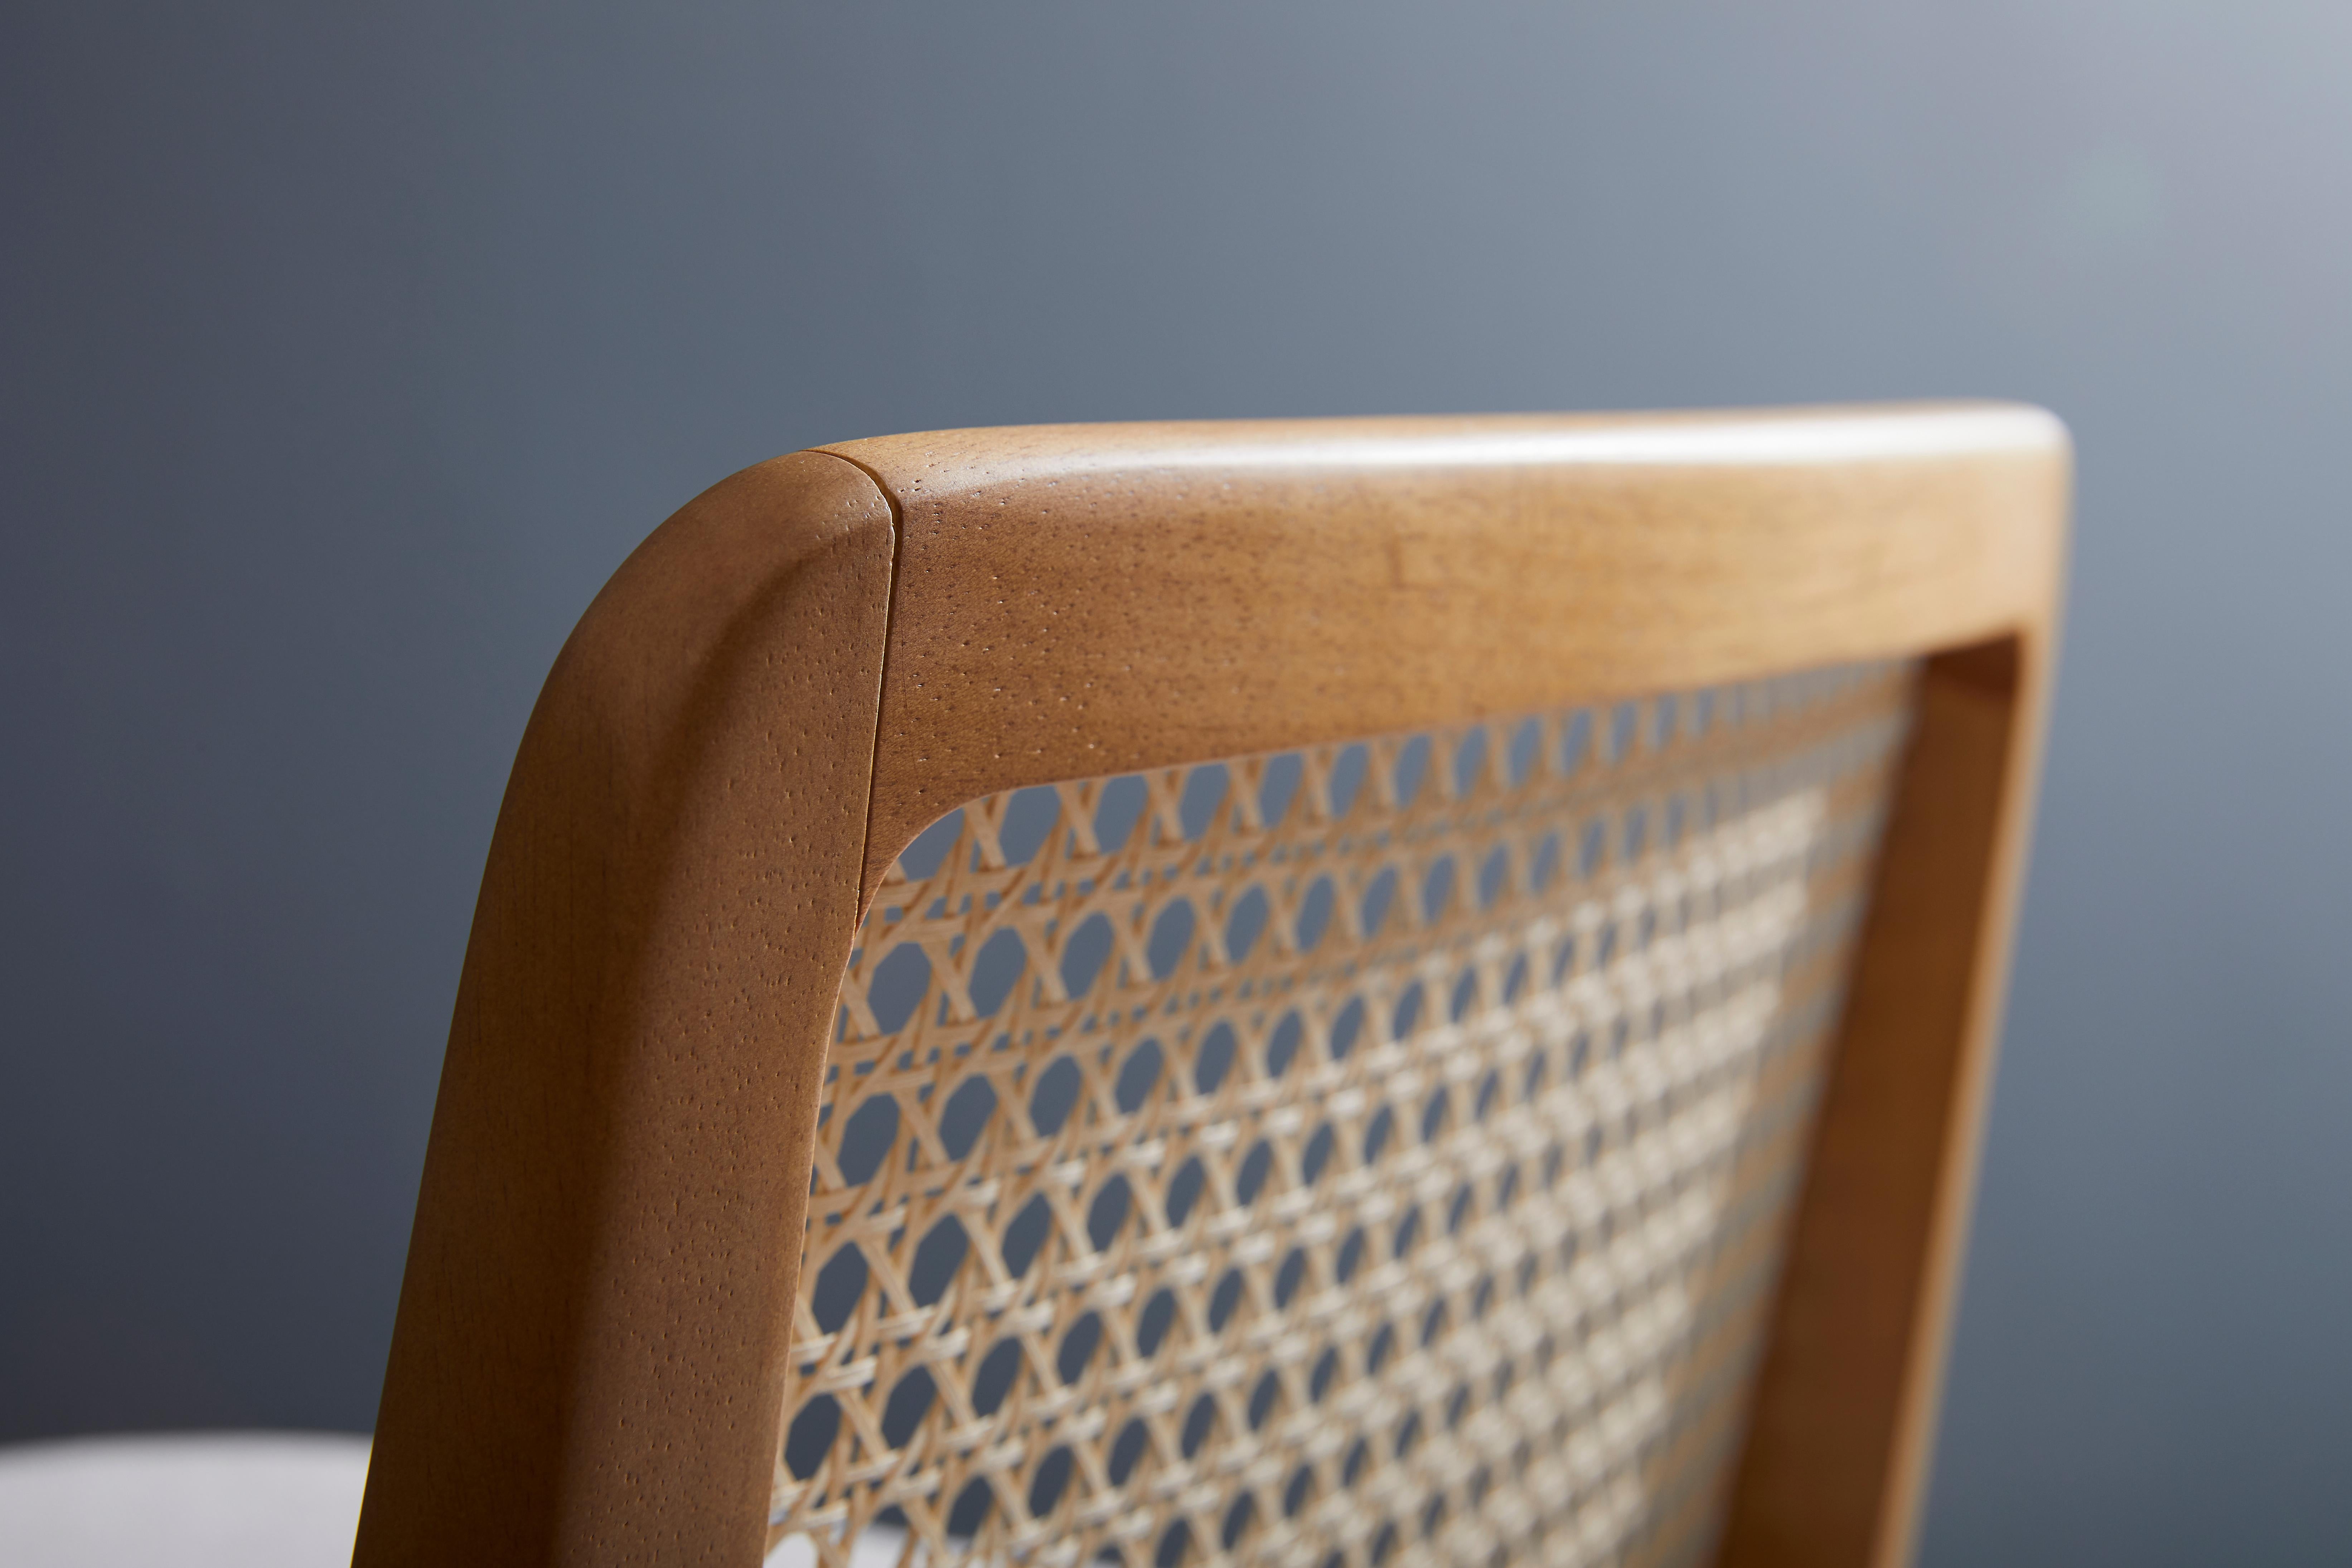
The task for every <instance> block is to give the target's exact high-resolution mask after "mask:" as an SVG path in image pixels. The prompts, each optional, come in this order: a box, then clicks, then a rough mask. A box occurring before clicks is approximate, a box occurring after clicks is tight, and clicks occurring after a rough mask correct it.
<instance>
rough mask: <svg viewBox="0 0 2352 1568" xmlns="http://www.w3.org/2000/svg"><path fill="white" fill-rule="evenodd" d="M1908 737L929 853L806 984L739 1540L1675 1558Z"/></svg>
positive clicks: (1656, 746) (1454, 769)
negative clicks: (801, 1200) (779, 1424)
mask: <svg viewBox="0 0 2352 1568" xmlns="http://www.w3.org/2000/svg"><path fill="white" fill-rule="evenodd" d="M1909 689H1910V672H1909V670H1908V669H1907V668H1902V667H1871V668H1846V669H1840V670H1836V671H1830V672H1824V673H1818V674H1812V675H1807V676H1799V677H1790V678H1785V679H1776V680H1772V681H1769V682H1764V683H1760V684H1757V685H1751V686H1746V687H1739V688H1733V689H1721V690H1716V691H1710V692H1701V693H1696V694H1685V695H1680V696H1675V697H1669V698H1662V699H1651V700H1643V701H1639V702H1631V703H1625V704H1622V705H1617V706H1613V707H1607V708H1602V709H1598V710H1579V711H1575V712H1570V713H1558V714H1545V715H1539V716H1536V717H1531V718H1526V719H1520V720H1515V721H1494V722H1486V723H1480V724H1475V725H1471V726H1467V727H1465V728H1462V729H1459V730H1454V731H1446V732H1442V733H1437V734H1431V735H1421V736H1411V737H1398V738H1391V739H1381V740H1374V741H1370V742H1364V743H1360V744H1356V745H1349V746H1332V747H1324V748H1318V749H1314V750H1310V751H1307V752H1291V753H1283V754H1277V755H1273V756H1265V757H1251V758H1246V759H1242V760H1238V761H1233V762H1227V763H1210V764H1206V765H1202V766H1197V767H1192V768H1189V769H1174V770H1170V771H1167V772H1163V773H1150V774H1148V775H1141V776H1130V777H1126V778H1118V779H1097V780H1090V781H1087V782H1083V783H1077V784H1062V785H1057V786H1054V787H1050V788H1039V789H1030V790H1020V791H1014V792H1012V793H1010V794H1006V795H995V796H992V797H990V798H988V799H984V800H981V801H977V802H974V803H972V804H971V805H967V806H965V807H964V808H963V809H962V810H961V811H960V812H957V813H954V814H952V815H951V816H949V817H948V818H946V819H945V820H944V821H942V822H941V823H940V824H939V825H938V826H935V827H934V828H932V829H931V830H930V831H929V833H927V834H925V835H924V836H923V837H922V838H921V839H919V840H918V841H917V843H916V844H915V846H914V847H912V848H910V849H909V850H908V853H907V854H906V855H905V856H904V857H902V858H901V859H900V861H899V864H898V868H896V870H895V871H894V873H893V874H892V876H891V878H890V879H889V880H888V881H887V883H886V885H885V886H884V888H883V889H882V891H881V894H880V896H879V898H878V899H877V902H876V905H875V909H874V911H873V913H872V914H871V916H870V917H869V918H868V920H867V921H866V928H865V931H864V935H863V945H862V946H861V947H860V949H859V950H858V952H856V955H855V956H854V957H853V958H852V960H851V963H850V967H849V972H848V974H847V976H846V978H845V981H844V984H843V987H842V1006H841V1015H840V1024H839V1033H838V1037H837V1039H836V1041H835V1047H834V1052H833V1059H832V1065H831V1066H830V1068H829V1069H828V1078H827V1087H826V1089H825V1098H824V1110H823V1116H824V1122H823V1128H822V1133H821V1137H820V1140H819V1143H818V1148H817V1153H816V1176H815V1186H814V1196H813V1199H812V1202H811V1206H810V1219H809V1222H808V1232H807V1239H806V1247H807V1250H806V1255H805V1257H806V1261H805V1266H804V1268H803V1273H802V1289H801V1297H800V1302H799V1306H798V1320H797V1340H796V1352H795V1356H794V1367H793V1375H792V1380H791V1384H790V1391H789V1394H788V1398H787V1405H786V1409H785V1416H786V1422H787V1428H786V1436H785V1441H784V1445H783V1453H782V1456H781V1458H780V1460H779V1463H778V1467H777V1471H776V1486H775V1493H774V1506H773V1512H772V1531H771V1540H772V1542H793V1543H792V1544H789V1545H788V1546H787V1548H786V1550H787V1551H789V1552H790V1553H791V1554H793V1555H794V1556H797V1557H803V1558H806V1557H811V1556H813V1557H814V1558H815V1559H816V1560H817V1561H819V1562H822V1563H827V1564H836V1565H837V1564H842V1563H846V1562H847V1558H848V1552H849V1543H850V1542H852V1541H853V1540H854V1539H855V1538H856V1536H857V1534H858V1532H859V1531H861V1530H864V1529H866V1527H867V1526H868V1525H870V1524H872V1523H874V1522H875V1521H877V1520H880V1521H885V1522H887V1523H894V1524H903V1526H904V1528H905V1531H906V1534H905V1536H904V1542H905V1544H904V1553H905V1560H906V1561H907V1562H908V1563H960V1562H989V1563H995V1562H1020V1563H1068V1564H1076V1563H1086V1562H1089V1561H1098V1560H1104V1559H1106V1558H1115V1559H1117V1560H1119V1561H1124V1562H1125V1563H1129V1565H1130V1568H1142V1565H1143V1564H1146V1563H1173V1562H1176V1561H1179V1560H1181V1561H1184V1562H1187V1563H1202V1562H1226V1561H1231V1562H1238V1563H1281V1564H1306V1565H1309V1568H1312V1565H1318V1564H1325V1563H1346V1564H1372V1563H1381V1562H1383V1561H1394V1562H1413V1563H1421V1562H1433V1563H1464V1564H1480V1565H1485V1564H1488V1563H1496V1562H1529V1563H1534V1562H1541V1563H1663V1562H1677V1561H1683V1560H1685V1559H1686V1558H1688V1557H1689V1556H1691V1555H1692V1554H1694V1553H1696V1552H1701V1551H1703V1550H1704V1549H1705V1548H1706V1544H1707V1542H1708V1541H1709V1539H1710V1531H1712V1529H1713V1528H1714V1522H1715V1519H1716V1515H1717V1510H1718V1503H1719V1500H1720V1498H1721V1495H1722V1490H1723V1483H1724V1480H1725V1479H1726V1473H1727V1465H1728V1462H1729V1460H1730V1459H1731V1458H1733V1457H1734V1455H1735V1454H1736V1449H1737V1436H1738V1427H1739V1416H1740V1413H1741V1411H1742V1408H1743V1405H1744V1401H1745V1394H1746V1390H1747V1386H1748V1374H1749V1372H1750V1370H1751V1367H1752V1364H1753V1362H1754V1358H1755V1353H1756V1351H1757V1348H1758V1342H1759V1329H1760V1326H1761V1318H1762V1315H1763V1312H1764V1310H1765V1308H1766V1306H1767V1305H1768V1303H1769V1297H1770V1290H1769V1286H1770V1284H1771V1282H1772V1279H1773V1277H1774V1273H1775V1268H1776V1264H1777V1260H1778V1256H1779V1243H1780V1236H1781V1233H1782V1231H1783V1229H1784V1225H1783V1220H1784V1217H1785V1215H1786V1212H1787V1209H1788V1206H1789V1202H1790V1197H1791V1196H1792V1194H1793V1191H1794V1185H1795V1182H1796V1179H1797V1177H1798V1175H1799V1174H1800V1170H1801V1156H1802V1151H1803V1148H1804V1146H1805V1134H1806V1131H1807V1129H1808V1127H1809V1125H1810V1121H1811V1109H1812V1106H1813V1103H1814V1100H1815V1099H1816V1094H1817V1086H1818V1083H1819V1079H1820V1068H1821V1063H1822V1047H1823V1045H1824V1043H1825V1040H1826V1038H1827V1037H1828V1034H1829V1030H1830V1026H1831V1025H1832V1022H1833V1020H1834V1016H1835V1013H1836V1007H1837V1002H1838V997H1839V993H1840V988H1841V985H1842V983H1843V975H1844V971H1845V966H1846V958H1847V953H1848V950H1849V948H1850V946H1851V938H1852V935H1853V931H1854V930H1855V928H1856V924H1857V921H1858V918H1859V915H1860V913H1861V907H1862V902H1863V900H1864V894H1865V891H1866V887H1867V872H1868V868H1869V864H1870V860H1871V856H1872V853H1873V850H1874V845H1875V842H1876V837H1877V829H1878V823H1879V818H1880V814H1881V807H1882V803H1883V799H1884V795H1885V785H1886V782H1887V778H1888V770H1889V765H1890V762H1891V759H1892V757H1893V754H1894V752H1895V747H1896V746H1897V744H1898V742H1899V741H1900V738H1901V735H1902V731H1903V727H1904V724H1905V721H1906V713H1907V703H1908V694H1909ZM870 1544H871V1539H870V1538H869V1545H870ZM781 1555H782V1553H780V1558H781Z"/></svg>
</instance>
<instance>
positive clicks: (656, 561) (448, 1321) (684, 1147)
mask: <svg viewBox="0 0 2352 1568" xmlns="http://www.w3.org/2000/svg"><path fill="white" fill-rule="evenodd" d="M891 549H892V529H891V521H890V512H889V508H888V505H887V502H886V500H885V499H884V498H883V497H882V496H881V495H880V494H879V493H878V492H877V490H876V489H875V487H874V485H873V483H872V482H871V481H870V480H869V479H866V476H864V475H863V474H861V473H860V472H858V471H857V470H856V468H854V467H852V466H851V465H849V464H846V463H844V462H841V461H840V460H838V459H836V458H828V457H823V456H816V455H812V454H801V455H796V456H793V457H790V458H779V459H777V460H776V461H774V462H772V463H767V464H762V465H761V466H760V467H758V468H751V469H749V470H746V471H745V472H744V473H741V474H739V475H737V476H736V477H735V478H733V479H729V480H727V481H725V482H724V483H722V484H720V485H719V486H717V487H716V488H714V489H711V490H709V492H707V493H706V494H704V495H703V496H702V497H700V498H699V499H698V500H695V501H694V502H693V503H691V504H690V505H688V507H687V508H686V509H685V510H682V511H680V512H679V513H678V514H677V516H676V517H674V518H672V519H671V520H670V521H668V522H667V523H665V524H664V525H663V526H662V527H661V529H660V530H658V531H656V533H655V534H654V535H653V536H652V537H651V538H650V539H648V540H647V541H646V543H645V544H644V545H643V546H642V547H641V548H640V549H639V550H638V551H637V552H635V554H634V555H632V556H631V557H630V559H629V561H628V562H627V563H625V565H624V566H623V567H622V568H621V570H620V572H619V573H618V574H616V575H615V576H614V579H613V581H612V583H611V584H609V585H608V586H607V587H606V588H605V589H604V592H603V593H602V594H601V595H599V596H598V597H597V599H596V601H595V603H594V605H592V606H591V607H590V609H589V611H588V613H587V615H586V616H584V617H583V619H582V621H581V623H580V626H579V628H578V629H577V630H576V631H575V632H574V633H573V634H572V638H571V640H570V641H569V642H568V643H567V644H566V645H565V647H564V650H563V653H562V657H561V658H559V659H558V660H557V663H556V666H555V669H554V671H553V673H552V674H551V676H550V677H549V679H548V682H547V686H546V689H545V690H544V691H543V692H542V693H541V698H540V700H539V704H538V706H537V708H536V710H534V711H533V713H532V715H531V720H530V727H529V730H528V731H527V732H526V733H525V735H524V738H523V742H522V746H521V750H520V754H519V755H518V757H517V759H516V762H515V769H514V773H513V777H512V780H511V782H510V783H509V785H508V790H507V795H506V799H505V803H504V805H502V807H501V808H500V811H499V824H498V829H497V833H496V836H495V837H494V840H493V842H492V846H491V850H490V857H489V863H488V869H487V870H486V872H485V874H484V877H483V883H482V892H481V899H480V902H479V905H478V908H477V910H476V913H475V920H474V929H473V936H472V940H471V942H470V943H469V944H468V947H467V955H466V965H465V971H464V974H463V977H462V979H461V981H460V983H459V989H458V997H457V1013H456V1017H455V1020H454V1022H453V1023H452V1026H451V1029H450V1039H449V1049H448V1056H447V1059H446V1065H445V1067H444V1069H443V1076H442V1085H441V1092H440V1099H439V1102H438V1104H437V1105H436V1109H435V1112H434V1121H433V1132H432V1139H431V1142H430V1145H429V1149H428V1152H427V1155H426V1161H425V1178H424V1184H423V1188H422V1190H421V1192H420V1194H419V1197H418V1203H417V1218H416V1226H415V1235H414V1238H413V1240H412V1242H411V1247H410V1254H409V1262H408V1270H407V1275H406V1278H405V1279H404V1283H403V1286H402V1292H401V1305H400V1316H399V1321H398V1326H397V1329H396V1331H395V1334H394V1342H393V1349H392V1357H391V1363H390V1366H389V1369H388V1371H387V1373H386V1376H385V1383H384V1394H383V1406H382V1411H381V1415H380V1416H379V1420H378V1425H377V1428H376V1439H375V1450H374V1456H373V1464H372V1467H371V1470H370V1474H369V1478H368V1491H367V1500H366V1506H365V1510H364V1512H363V1514H362V1520H361V1524H360V1533H359V1545H358V1552H357V1554H356V1556H355V1559H354V1561H355V1562H356V1563H359V1564H361V1565H362V1568H390V1565H393V1564H402V1565H421V1564H428V1563H429V1564H435V1565H446V1564H451V1563H656V1562H659V1563H720V1562H729V1563H747V1564H748V1563H755V1562H757V1560H758V1558H759V1555H760V1550H761V1531H762V1528H763V1524H764V1518H765V1511H766V1500H767V1495H768V1487H769V1481H770V1476H771V1465H772V1457H773V1455H774V1452H775V1447H776V1442H777V1418H778V1416H777V1412H778V1406H779V1402H780V1400H781V1397H782V1394H781V1387H782V1383H781V1379H782V1370H783V1352H784V1349H785V1343H786V1334H787V1332H788V1329H789V1323H790V1312H791V1304H792V1300H793V1290H794V1288H795V1283H796V1274H797V1269H798V1265H799V1257H798V1251H799V1249H798V1248H797V1247H793V1246H791V1245H787V1244H786V1243H785V1242H784V1239H783V1238H785V1237H797V1236H798V1235H799V1234H800V1229H801V1224H802V1215H803V1209H804V1206H805V1203H806V1198H807V1192H808V1183H809V1172H810V1163H809V1161H810V1153H809V1151H810V1140H811V1137H812V1134H813V1132H814V1120H815V1107H816V1097H817V1090H818V1086H819V1080H820V1078H821V1076H822V1073H823V1069H824V1040H825V1037H826V1034H827V1031H828V1027H829V1026H830V1024H831V1022H832V1017H833V1009H834V1003H835V989H836V987H837V985H838V984H839V981H840V976H841V973H842V970H843V968H844V966H845V964H846V963H847V960H848V952H849V942H850V938H851V933H852V930H853V926H854V923H855V921H856V867H857V864H858V857H859V848H860V846H861V843H862V840H863V836H864V824H865V814H866V795H867V790H868V782H869V763H870V760H871V757H872V753H873V745H874V732H875V723H876V715H877V701H878V692H879V686H880V677H881V667H882V651H883V633H884V626H885V616H886V615H887V604H888V592H889V575H890V562H891Z"/></svg>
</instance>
